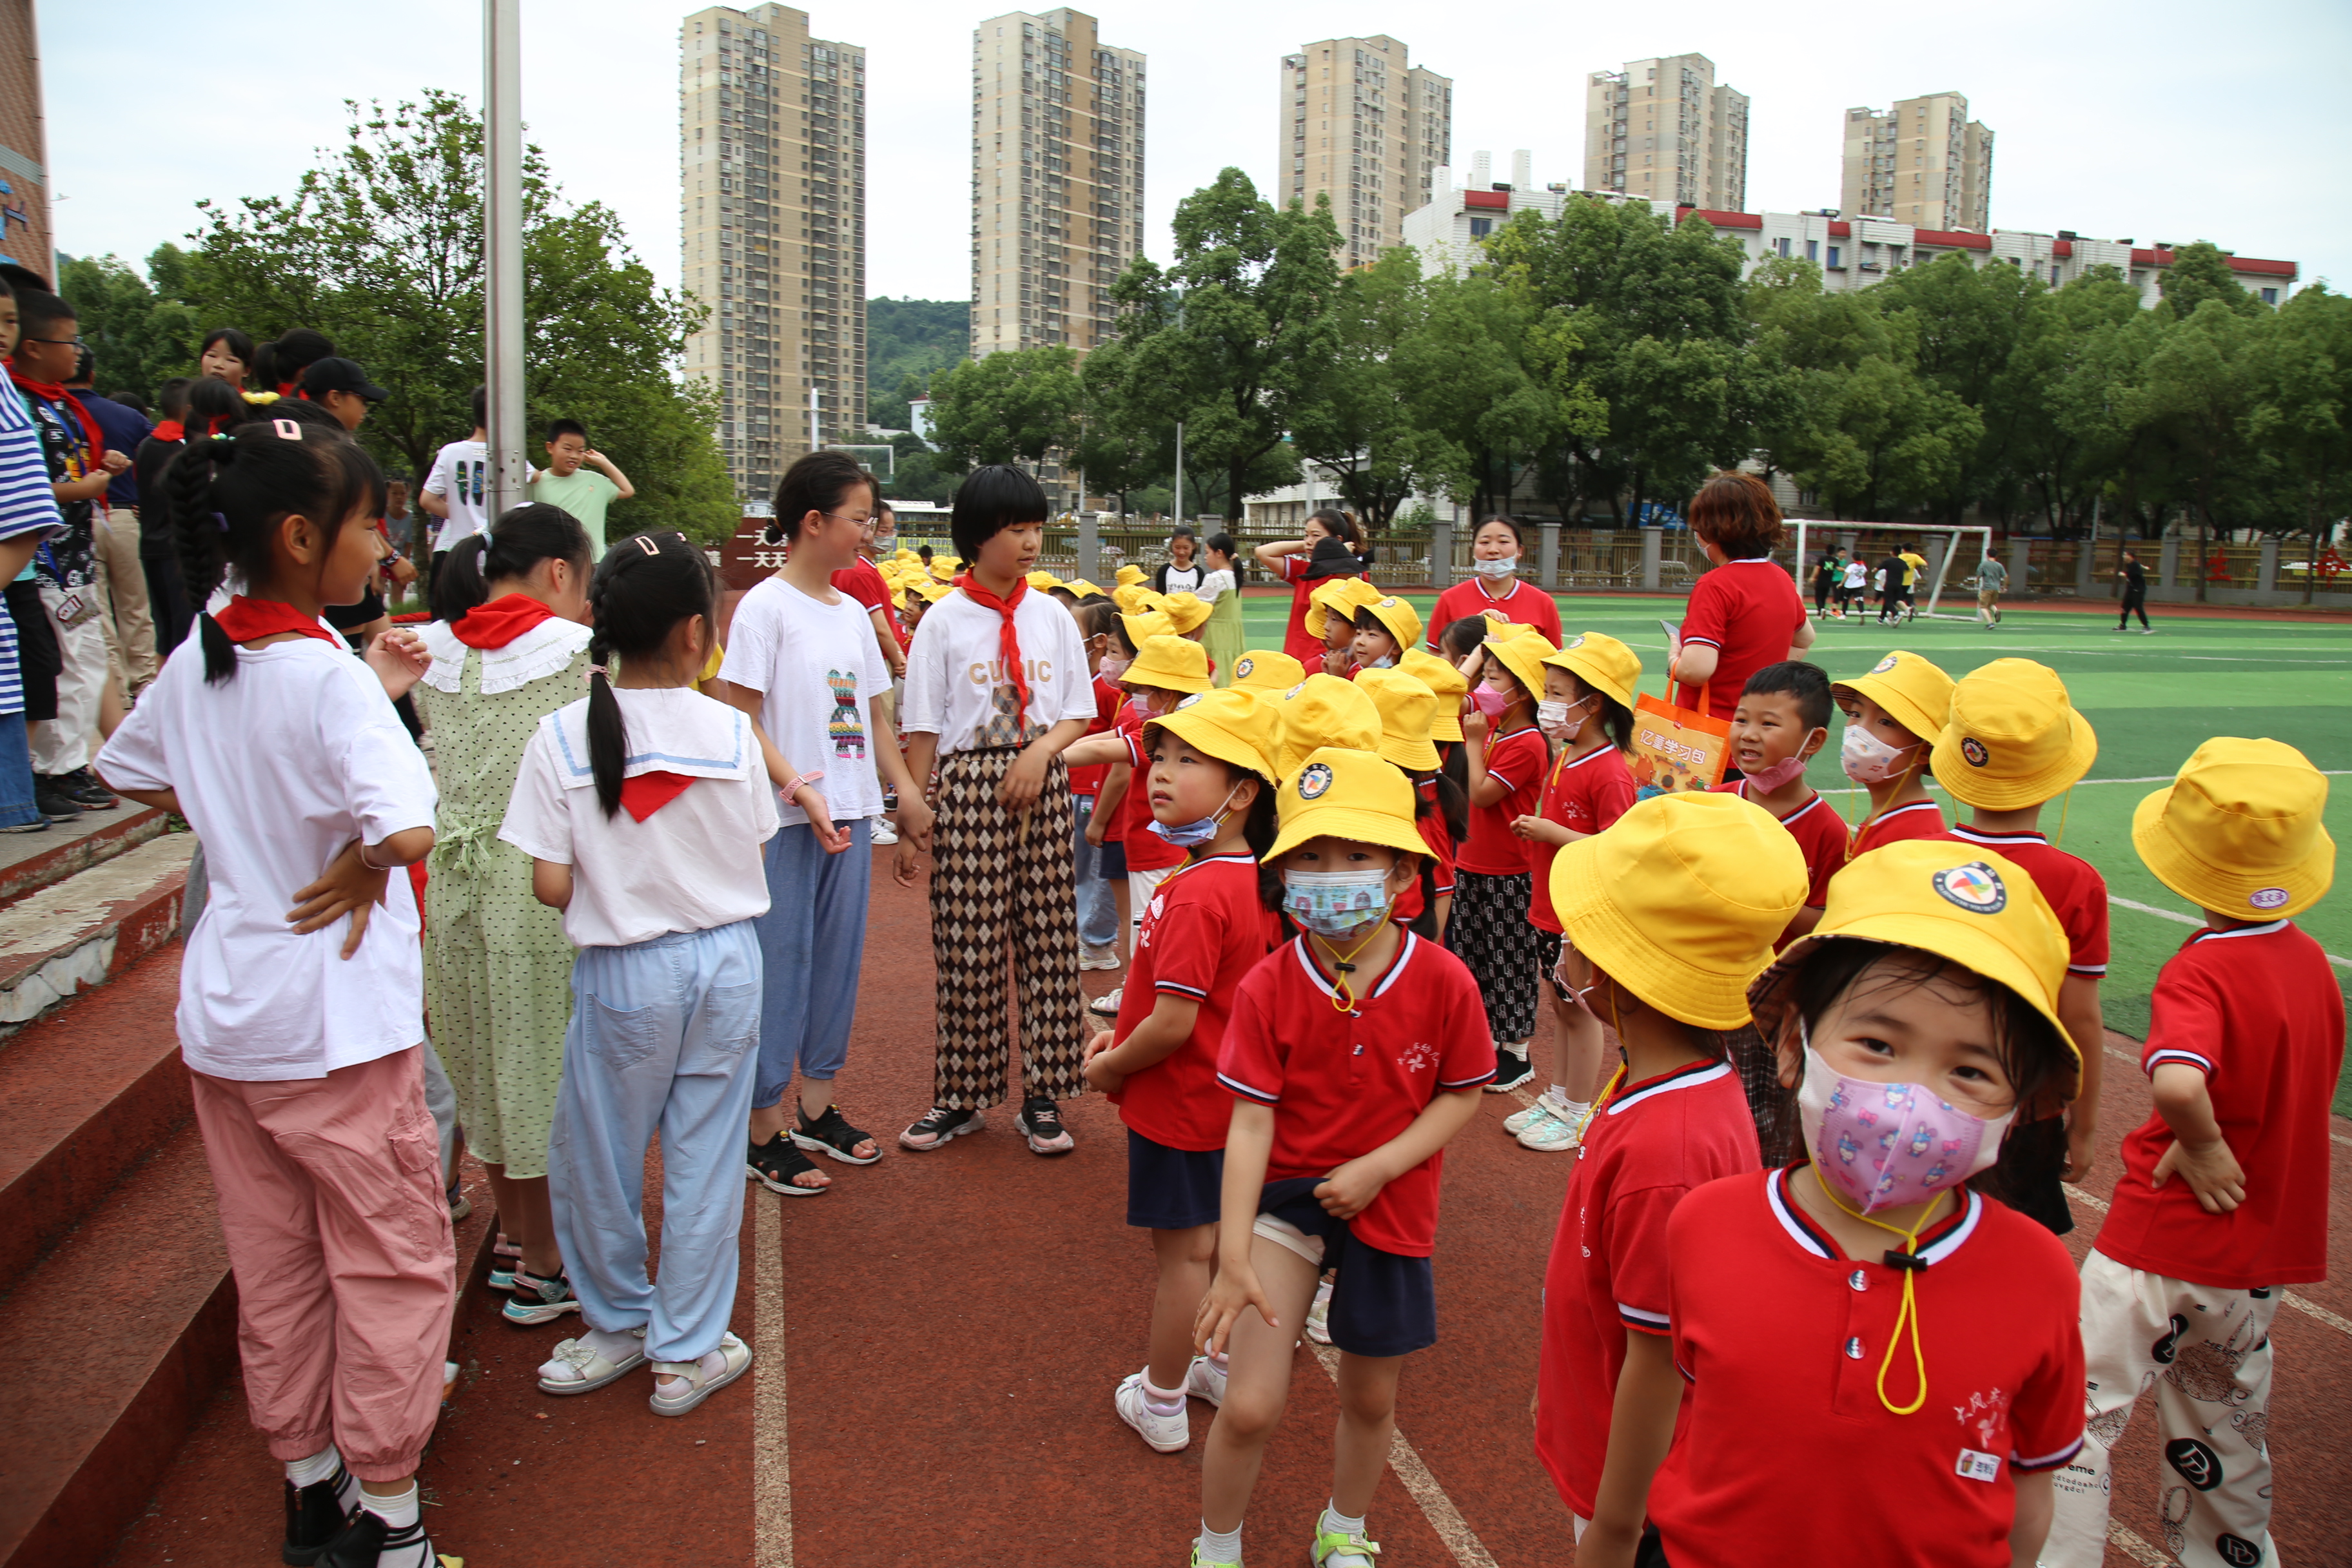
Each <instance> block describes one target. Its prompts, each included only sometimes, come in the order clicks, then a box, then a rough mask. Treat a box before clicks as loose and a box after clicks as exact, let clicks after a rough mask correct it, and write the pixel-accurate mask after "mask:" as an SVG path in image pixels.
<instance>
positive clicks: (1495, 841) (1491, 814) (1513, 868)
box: [1454, 724, 1549, 877]
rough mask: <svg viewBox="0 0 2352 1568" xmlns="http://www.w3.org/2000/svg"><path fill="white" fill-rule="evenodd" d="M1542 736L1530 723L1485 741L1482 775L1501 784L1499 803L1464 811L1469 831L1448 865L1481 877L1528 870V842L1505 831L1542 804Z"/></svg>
mask: <svg viewBox="0 0 2352 1568" xmlns="http://www.w3.org/2000/svg"><path fill="white" fill-rule="evenodd" d="M1548 760H1549V757H1548V755H1547V753H1546V751H1545V747H1544V738H1543V731H1540V730H1538V729H1537V728H1536V727H1535V726H1534V725H1532V724H1530V725H1528V727H1527V728H1526V729H1524V730H1514V731H1511V732H1510V733H1509V734H1507V735H1502V736H1496V737H1492V738H1490V739H1489V740H1488V741H1487V742H1486V774H1487V776H1488V777H1489V778H1492V779H1494V780H1496V782H1498V783H1499V784H1502V786H1503V798H1502V799H1500V800H1498V801H1496V803H1495V804H1494V805H1475V804H1474V805H1472V806H1471V807H1470V831H1469V833H1468V834H1467V835H1466V836H1465V837H1464V839H1463V842H1462V848H1461V851H1460V853H1459V854H1458V855H1457V856H1456V857H1455V858H1454V863H1455V865H1457V866H1458V867H1460V868H1462V869H1463V870H1465V871H1475V872H1477V873H1478V874H1479V875H1480V876H1482V877H1516V876H1518V875H1520V874H1521V873H1522V872H1524V871H1526V870H1527V868H1528V841H1527V840H1526V839H1524V838H1521V837H1519V836H1518V835H1517V834H1516V833H1513V832H1512V831H1511V823H1512V821H1513V819H1514V818H1517V817H1521V816H1530V815H1532V814H1533V813H1534V811H1535V809H1536V807H1537V805H1538V804H1540V803H1541V801H1542V799H1543V784H1544V763H1546V762H1547V761H1548Z"/></svg>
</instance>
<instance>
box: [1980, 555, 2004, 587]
mask: <svg viewBox="0 0 2352 1568" xmlns="http://www.w3.org/2000/svg"><path fill="white" fill-rule="evenodd" d="M1977 582H1978V584H1980V585H1981V586H1982V587H1983V589H1984V591H1985V592H1986V593H1988V594H1998V593H2000V591H2001V590H2002V589H2003V588H2006V587H2008V586H2009V568H2008V567H2006V566H2004V565H2002V564H2001V563H2000V562H1998V561H1996V560H1994V559H1993V558H1992V557H1991V556H1990V555H1988V556H1986V557H1985V558H1984V559H1983V560H1982V561H1980V562H1979V563H1977Z"/></svg>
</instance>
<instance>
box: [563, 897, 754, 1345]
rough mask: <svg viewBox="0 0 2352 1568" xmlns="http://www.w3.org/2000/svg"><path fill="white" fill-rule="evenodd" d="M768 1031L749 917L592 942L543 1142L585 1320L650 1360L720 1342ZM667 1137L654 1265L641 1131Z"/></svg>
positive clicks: (730, 1304)
mask: <svg viewBox="0 0 2352 1568" xmlns="http://www.w3.org/2000/svg"><path fill="white" fill-rule="evenodd" d="M759 1039H760V938H759V933H758V932H757V931H754V930H753V929H752V927H751V921H734V922H732V923H731V924H729V925H723V926H713V927H712V928H710V929H709V930H708V931H674V932H672V933H671V934H669V935H667V936H657V937H655V938H653V939H652V940H651V941H648V942H635V943H633V944H631V945H630V946H627V947H583V948H582V949H581V950H580V955H579V957H577V958H575V959H574V960H573V961H572V1025H571V1026H570V1027H569V1028H567V1029H566V1030H565V1031H564V1033H563V1081H562V1085H561V1086H560V1087H559V1088H558V1089H557V1090H556V1096H555V1126H554V1130H553V1131H552V1132H551V1134H550V1136H549V1138H548V1145H547V1194H548V1198H549V1200H550V1201H551V1203H552V1204H553V1205H554V1208H555V1237H556V1240H557V1242H558V1243H559V1244H560V1245H561V1246H562V1248H563V1262H564V1269H565V1272H566V1273H568V1274H569V1275H570V1276H571V1279H572V1290H573V1292H574V1293H575V1294H577V1295H578V1296H579V1298H580V1315H581V1316H582V1317H583V1318H585V1319H586V1320H587V1321H588V1326H589V1327H590V1328H592V1329H602V1330H604V1331H605V1332H607V1333H619V1332H623V1331H626V1330H629V1329H634V1328H637V1327H639V1326H641V1325H642V1326H643V1327H644V1328H645V1330H646V1359H647V1360H649V1361H696V1360H698V1359H700V1358H701V1357H703V1356H706V1355H709V1353H710V1352H712V1351H715V1350H717V1349H718V1348H719V1337H720V1336H721V1335H723V1334H724V1333H726V1331H727V1319H728V1315H729V1313H730V1312H731V1311H732V1310H734V1306H735V1277H736V1273H737V1262H738V1258H739V1255H740V1250H741V1249H740V1246H739V1242H738V1238H739V1237H740V1235H741V1233H742V1228H743V1137H744V1127H745V1124H746V1123H747V1122H748V1121H750V1119H751V1079H752V1073H753V1070H754V1068H756V1067H757V1065H758V1058H759ZM656 1131H659V1132H660V1133H661V1141H662V1234H661V1280H660V1283H658V1284H655V1283H653V1282H651V1281H649V1280H647V1279H646V1215H645V1195H646V1194H645V1182H646V1144H647V1143H649V1142H652V1140H653V1136H654V1133H655V1132H656Z"/></svg>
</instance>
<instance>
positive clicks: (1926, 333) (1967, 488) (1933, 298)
mask: <svg viewBox="0 0 2352 1568" xmlns="http://www.w3.org/2000/svg"><path fill="white" fill-rule="evenodd" d="M1865 292H1866V295H1867V297H1868V298H1869V300H1870V301H1871V303H1872V304H1873V305H1874V307H1876V308H1877V310H1879V311H1880V312H1881V313H1882V314H1883V315H1885V317H1886V318H1887V320H1888V321H1889V323H1890V324H1891V325H1893V326H1895V327H1896V328H1897V329H1898V330H1899V331H1902V332H1903V333H1904V334H1905V335H1906V339H1907V353H1906V358H1907V360H1908V361H1909V363H1910V365H1911V368H1912V369H1913V370H1914V371H1915V372H1916V374H1919V375H1920V376H1922V377H1924V378H1926V380H1927V383H1928V384H1930V385H1931V386H1933V387H1935V388H1937V390H1939V391H1943V392H1948V393H1950V394H1952V395H1954V396H1956V397H1958V399H1959V400H1960V401H1961V402H1962V403H1965V404H1967V405H1969V407H1970V408H1972V409H1974V410H1975V411H1976V414H1977V418H1978V421H1979V427H1980V429H1981V432H1982V433H1981V435H1980V436H1979V439H1978V440H1977V442H1976V443H1975V445H1974V446H1972V447H1968V448H1966V449H1963V450H1960V451H1958V453H1957V458H1958V461H1957V463H1956V464H1954V465H1952V466H1950V467H1949V468H1948V470H1947V471H1948V473H1949V475H1950V478H1949V479H1948V486H1947V488H1946V489H1944V490H1943V491H1942V493H1941V494H1938V495H1933V496H1930V497H1927V499H1926V501H1925V503H1924V504H1925V505H1926V506H1927V510H1929V511H1930V512H1931V513H1933V514H1934V515H1935V518H1936V520H1937V521H1946V522H1958V521H1959V520H1960V514H1961V513H1962V512H1964V511H1966V510H1968V509H1969V506H1971V505H1975V504H1984V505H1988V506H1990V507H1993V508H1995V509H1996V510H2000V511H2002V512H2004V513H2005V512H2006V511H2007V510H2009V509H2010V507H2011V506H2013V505H2014V472H2013V468H2012V465H2011V454H2012V452H2013V449H2014V448H2015V447H2016V446H2017V444H2018V443H2019V442H2020V441H2021V439H2023V438H2024V437H2025V435H2026V433H2027V430H2028V427H2029V426H2030V424H2031V422H2032V418H2033V417H2034V405H2033V399H2032V397H2031V395H2029V389H2027V388H2025V387H2021V386H2020V385H2019V384H2018V383H2017V382H2016V381H2014V380H2013V379H2011V378H2010V377H2009V376H2008V375H2007V374H2005V373H2006V372H2007V370H2008V368H2009V365H2010V361H2011V356H2012V354H2013V353H2014V352H2015V350H2016V347H2017V343H2018V339H2019V335H2020V333H2021V331H2023V329H2024V325H2025V322H2026V321H2027V319H2028V317H2029V316H2030V315H2031V313H2032V310H2033V308H2034V305H2035V302H2036V301H2037V300H2040V299H2041V298H2042V296H2044V295H2046V294H2047V293H2048V292H2049V286H2048V285H2047V284H2045V283H2043V282H2042V280H2041V279H2039V278H2036V277H2034V276H2033V275H2032V274H2031V273H2029V272H2027V271H2026V270H2025V269H2024V268H2022V267H2014V266H2011V265H2009V264H2007V263H2005V262H2000V261H1990V262H1988V263H1987V264H1985V265H1984V266H1982V267H1979V266H1976V265H1975V264H1974V263H1972V262H1971V261H1970V260H1969V257H1968V255H1967V254H1966V253H1965V252H1962V251H1957V250H1956V251H1948V252H1947V253H1946V254H1944V255H1943V256H1940V257H1938V258H1936V259H1935V260H1934V261H1931V262H1929V263H1928V264H1927V266H1925V267H1911V268H1904V269H1903V270H1902V271H1900V272H1897V273H1895V274H1894V275H1893V276H1891V277H1889V278H1888V279H1886V280H1885V282H1883V283H1881V284H1879V285H1878V286H1877V287H1875V288H1874V289H1868V290H1866V291H1865Z"/></svg>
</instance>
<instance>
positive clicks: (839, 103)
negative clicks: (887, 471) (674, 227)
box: [678, 5, 866, 500]
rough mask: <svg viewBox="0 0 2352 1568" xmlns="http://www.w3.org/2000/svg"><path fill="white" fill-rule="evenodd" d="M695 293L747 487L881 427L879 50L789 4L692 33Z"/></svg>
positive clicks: (687, 32) (762, 491)
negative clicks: (872, 291)
mask: <svg viewBox="0 0 2352 1568" xmlns="http://www.w3.org/2000/svg"><path fill="white" fill-rule="evenodd" d="M679 40H680V43H681V44H682V46H683V55H682V58H681V61H680V66H679V72H678V101H679V105H680V109H681V111H682V112H681V114H680V118H679V132H678V134H679V143H678V163H679V173H680V175H681V178H682V181H683V184H682V187H681V201H680V216H681V218H682V220H683V221H682V224H681V226H682V228H683V230H684V232H685V245H686V248H685V269H684V278H685V281H686V288H687V291H688V292H689V293H691V294H692V295H693V296H694V297H695V298H696V299H697V300H700V301H701V302H702V303H703V304H704V305H706V306H708V307H709V310H710V319H709V321H708V322H706V323H705V324H704V326H703V330H702V331H699V332H697V333H696V334H695V335H694V336H692V337H690V338H688V340H687V344H686V370H687V374H688V375H696V376H701V377H703V378H704V379H705V380H707V381H709V383H710V384H712V385H713V386H714V387H716V388H717V389H718V392H719V446H720V447H722V448H723V449H724V450H725V452H726V454H727V468H728V471H729V473H730V474H731V475H732V476H733V477H734V480H735V489H736V492H737V493H738V494H739V495H740V496H741V497H742V498H743V499H745V500H764V499H766V498H768V497H769V496H771V495H772V493H773V492H774V490H775V487H776V480H777V479H779V478H780V477H782V474H783V471H784V470H785V469H786V468H790V467H791V466H792V463H793V459H794V458H798V457H801V456H802V455H803V454H804V453H806V452H807V451H809V450H810V448H811V440H810V437H811V432H810V428H809V426H810V395H811V393H814V394H815V396H816V419H815V424H816V430H815V433H814V434H815V444H816V445H819V446H824V445H829V444H832V443H835V442H844V441H855V440H856V439H858V438H859V436H860V434H861V433H862V431H863V430H864V428H865V425H866V50H865V49H864V48H863V47H860V46H858V45H856V44H844V43H839V42H836V41H835V40H833V39H830V38H817V37H811V36H810V35H809V19H808V13H807V12H805V11H795V10H793V8H792V7H791V6H789V5H754V6H752V7H751V8H750V9H749V10H743V11H738V10H735V9H733V8H732V7H730V6H725V5H714V6H712V7H710V8H709V10H705V11H698V12H696V13H694V14H693V15H692V16H688V17H687V19H686V20H685V22H684V23H683V24H681V26H680V28H679Z"/></svg>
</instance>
